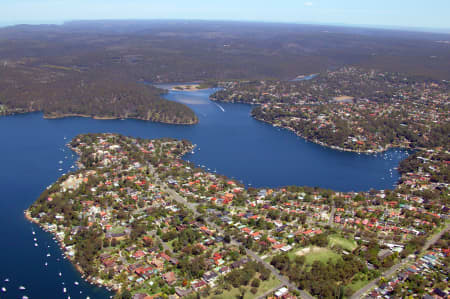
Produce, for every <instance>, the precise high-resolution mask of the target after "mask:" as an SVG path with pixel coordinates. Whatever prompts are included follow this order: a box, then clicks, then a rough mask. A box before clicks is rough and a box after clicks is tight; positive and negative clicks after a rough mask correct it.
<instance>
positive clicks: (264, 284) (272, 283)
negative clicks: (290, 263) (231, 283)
mask: <svg viewBox="0 0 450 299" xmlns="http://www.w3.org/2000/svg"><path fill="white" fill-rule="evenodd" d="M280 283H281V282H280V281H279V280H278V279H276V278H275V277H274V276H271V277H270V279H269V280H266V281H261V284H260V285H259V288H258V292H257V293H256V294H253V293H252V292H250V289H251V286H250V285H248V286H245V289H246V290H247V291H246V292H245V296H244V299H252V298H257V297H258V296H260V295H262V294H264V293H265V292H267V291H268V290H270V289H273V288H274V287H276V286H278V285H279V284H280ZM239 294H240V291H239V288H232V289H231V290H229V291H226V290H225V291H224V292H223V293H222V294H219V295H215V294H214V289H213V290H211V295H210V296H209V297H208V299H215V298H217V299H219V298H220V299H226V298H236V296H237V295H239Z"/></svg>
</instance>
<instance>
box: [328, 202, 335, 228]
mask: <svg viewBox="0 0 450 299" xmlns="http://www.w3.org/2000/svg"><path fill="white" fill-rule="evenodd" d="M334 213H336V206H335V205H334V201H333V206H332V207H331V213H330V218H329V219H328V225H329V226H330V227H332V226H333V225H334Z"/></svg>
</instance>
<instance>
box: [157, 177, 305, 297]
mask: <svg viewBox="0 0 450 299" xmlns="http://www.w3.org/2000/svg"><path fill="white" fill-rule="evenodd" d="M163 188H164V191H166V192H167V193H168V194H169V195H170V196H171V197H172V198H173V199H174V200H175V201H176V202H178V203H180V204H182V205H184V206H185V207H187V208H188V209H190V210H191V211H192V212H193V213H194V215H195V216H198V215H200V214H199V213H198V212H197V205H196V204H194V203H191V202H188V201H187V200H186V199H185V198H183V197H182V196H181V195H179V194H178V193H177V192H176V191H175V190H173V189H171V188H169V187H168V186H167V185H166V184H165V183H163ZM205 222H206V223H207V224H208V226H210V227H212V228H214V229H215V230H216V231H217V232H219V233H221V234H222V235H225V232H224V231H223V230H222V228H220V227H219V226H217V225H216V224H215V223H213V222H211V221H208V220H207V219H205ZM231 244H232V245H236V246H239V245H241V244H240V243H239V242H237V241H236V240H234V239H232V240H231ZM245 251H246V253H247V255H248V256H250V257H252V258H253V259H254V260H255V261H258V262H260V263H262V264H263V265H264V266H265V267H266V268H267V269H269V270H270V272H271V273H272V275H274V276H275V277H276V278H277V279H278V280H280V281H281V282H282V285H286V286H288V287H289V288H290V289H293V290H297V291H298V292H299V293H300V295H301V297H302V298H304V299H313V297H312V296H311V295H309V294H308V293H306V292H305V291H303V290H300V289H299V288H298V287H297V286H295V285H294V284H292V283H291V282H290V281H289V279H288V278H286V277H285V276H283V275H281V274H280V273H279V272H278V270H277V269H275V267H273V266H272V265H270V264H269V263H267V262H266V261H264V260H263V259H262V258H261V257H260V256H259V255H258V254H256V253H255V252H253V251H251V250H250V249H247V248H246V249H245Z"/></svg>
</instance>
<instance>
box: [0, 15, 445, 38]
mask: <svg viewBox="0 0 450 299" xmlns="http://www.w3.org/2000/svg"><path fill="white" fill-rule="evenodd" d="M78 21H82V22H83V21H85V22H101V21H199V22H201V21H205V22H243V23H268V24H293V25H312V26H331V27H349V28H367V29H380V30H399V31H412V32H429V33H444V34H450V27H449V28H444V27H442V28H429V27H414V26H409V27H408V26H392V25H375V24H373V25H371V24H346V23H326V22H323V23H313V22H309V23H308V22H281V21H261V20H226V19H223V20H221V19H162V18H159V19H138V18H136V19H107V18H105V19H66V20H34V21H32V20H28V21H27V20H17V21H14V22H8V21H0V28H4V27H11V26H17V25H34V26H37V25H64V23H68V22H78Z"/></svg>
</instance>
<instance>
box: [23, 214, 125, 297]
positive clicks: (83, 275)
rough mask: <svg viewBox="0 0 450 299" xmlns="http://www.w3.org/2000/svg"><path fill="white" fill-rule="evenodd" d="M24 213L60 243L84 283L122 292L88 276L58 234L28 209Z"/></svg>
mask: <svg viewBox="0 0 450 299" xmlns="http://www.w3.org/2000/svg"><path fill="white" fill-rule="evenodd" d="M23 213H24V216H25V219H27V220H28V221H30V222H32V223H34V224H36V225H38V226H39V227H40V228H41V229H42V230H43V231H45V232H46V233H49V234H51V235H52V236H53V238H54V240H56V241H57V243H58V247H59V249H60V250H61V251H62V253H63V254H64V257H65V258H67V260H68V261H69V262H70V264H71V265H72V266H73V267H74V268H75V269H76V270H77V271H78V273H80V276H81V279H83V280H84V281H86V282H87V283H89V284H91V285H95V286H97V287H101V288H106V289H107V290H108V291H113V292H120V290H121V289H120V288H118V287H116V286H114V285H112V284H109V283H104V282H99V281H98V280H99V279H100V278H96V277H90V276H86V273H85V272H84V270H83V268H81V266H80V265H79V264H77V263H75V261H74V260H73V258H72V257H71V256H70V255H69V254H68V252H67V250H66V245H65V244H64V241H63V240H60V239H59V238H58V236H57V235H56V234H54V233H53V232H51V231H49V230H48V229H47V228H46V227H45V225H43V224H41V223H40V222H39V221H38V220H37V219H35V218H33V217H31V214H30V211H29V210H28V209H26V210H25V211H24V212H23Z"/></svg>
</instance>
